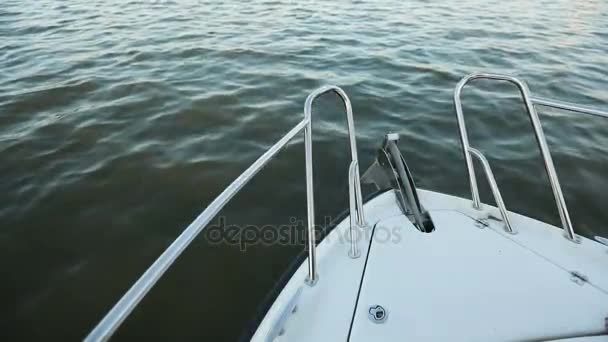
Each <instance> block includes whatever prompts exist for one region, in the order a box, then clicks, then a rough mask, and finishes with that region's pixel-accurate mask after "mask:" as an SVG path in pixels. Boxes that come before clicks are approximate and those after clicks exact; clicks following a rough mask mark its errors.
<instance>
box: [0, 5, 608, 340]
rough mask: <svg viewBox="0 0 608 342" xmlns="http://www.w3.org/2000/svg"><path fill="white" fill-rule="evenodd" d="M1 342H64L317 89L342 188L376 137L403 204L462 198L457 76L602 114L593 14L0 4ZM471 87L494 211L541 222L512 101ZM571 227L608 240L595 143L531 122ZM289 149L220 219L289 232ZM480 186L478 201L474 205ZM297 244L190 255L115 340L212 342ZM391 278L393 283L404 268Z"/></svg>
mask: <svg viewBox="0 0 608 342" xmlns="http://www.w3.org/2000/svg"><path fill="white" fill-rule="evenodd" d="M0 37H1V38H0V193H1V194H2V198H1V199H0V275H1V276H0V302H1V303H2V305H1V306H0V318H1V319H0V322H1V323H0V338H1V337H4V338H2V339H3V340H7V341H8V340H12V339H15V340H30V339H45V340H74V339H80V338H82V337H84V335H85V334H86V333H87V332H88V331H89V330H90V329H91V328H92V327H93V326H94V324H95V323H96V322H97V321H98V320H99V319H100V318H101V317H102V316H103V315H104V314H105V313H106V312H107V310H108V309H109V308H110V307H111V305H112V304H113V303H114V302H115V301H116V300H118V298H119V297H120V296H121V295H122V294H123V292H124V291H126V290H127V288H128V287H129V286H130V285H131V284H132V282H133V281H135V280H136V279H137V277H138V276H139V275H140V274H141V273H142V272H143V271H144V270H145V268H146V267H147V266H148V265H149V264H150V263H151V262H152V261H153V260H154V259H155V258H156V257H157V256H158V255H159V254H160V253H161V252H162V251H163V250H164V249H165V248H166V247H167V246H168V245H169V243H170V242H171V241H172V240H173V239H174V238H175V237H176V236H177V235H178V234H179V233H180V232H181V231H182V230H183V229H184V227H185V226H186V225H187V224H188V223H189V222H190V221H191V220H192V219H194V217H196V215H197V214H198V213H199V212H200V211H201V210H202V209H203V208H204V207H205V206H206V205H207V204H208V203H209V202H210V201H211V200H212V199H213V198H214V197H215V196H217V195H218V194H219V192H220V191H221V190H222V189H223V188H224V187H225V186H226V185H228V184H229V182H230V181H232V180H233V179H234V178H235V177H236V176H238V175H239V173H240V172H242V171H243V170H244V169H245V168H246V167H247V166H248V165H249V164H250V163H251V162H253V161H254V160H255V158H256V157H257V156H259V155H261V154H262V153H263V152H264V151H265V150H266V149H267V148H268V147H269V146H271V145H272V144H273V143H274V142H275V141H276V140H277V139H279V138H280V137H281V136H282V135H283V134H284V133H285V132H287V131H288V130H289V129H290V128H291V127H292V126H293V125H294V124H295V123H297V122H298V121H299V120H300V119H301V117H302V108H303V103H304V99H305V97H306V95H307V94H308V93H309V92H310V91H312V90H313V89H315V88H316V87H318V86H320V85H323V84H327V83H331V84H336V85H340V86H342V87H343V88H344V89H345V90H346V91H347V92H348V94H349V95H350V96H351V98H352V101H353V107H354V111H355V121H356V126H357V135H358V142H359V153H360V159H361V164H362V169H364V168H365V167H367V165H368V164H369V163H370V162H371V161H372V160H373V158H374V152H375V149H376V148H377V147H378V146H379V144H380V141H381V139H382V137H383V135H384V134H385V133H386V132H388V131H396V132H399V133H400V134H401V137H402V140H401V142H400V146H401V149H402V150H403V151H404V154H405V156H406V159H407V160H408V162H409V164H410V167H411V168H412V171H413V173H414V175H415V177H416V179H417V182H418V185H419V186H421V187H424V188H429V189H433V190H438V191H442V192H447V193H451V194H456V195H460V196H465V197H468V196H469V194H468V185H467V181H466V178H465V171H464V167H463V161H462V156H461V151H460V147H459V141H458V135H457V127H456V121H455V115H454V112H453V106H452V102H451V96H452V95H451V94H452V90H453V88H454V86H455V84H456V82H457V81H458V80H459V79H460V78H461V77H462V76H464V75H465V74H467V73H470V72H474V71H494V72H501V73H511V74H515V75H518V76H521V77H523V78H525V79H526V80H527V81H528V82H529V85H530V88H531V89H532V91H533V93H535V94H537V95H545V96H551V97H555V98H559V99H563V100H569V101H574V102H580V103H584V104H587V105H592V106H598V107H603V108H606V107H607V106H606V104H607V103H608V91H607V90H606V89H607V87H606V85H607V84H606V80H607V79H608V57H607V56H608V2H606V1H603V0H597V1H572V0H557V1H556V0H551V1H547V0H542V1H529V0H526V1H498V0H493V1H482V0H465V1H443V2H441V3H427V2H426V1H335V2H332V1H285V0H278V1H255V2H252V3H248V2H241V1H227V2H223V3H220V2H205V1H195V0H175V1H152V0H149V1H143V0H142V1H118V0H112V1H109V0H103V1H101V0H88V1H84V0H72V1H52V0H36V1H33V0H2V2H1V3H0ZM515 95H516V93H515V90H514V89H513V88H512V87H509V86H502V85H498V86H496V85H493V84H489V83H487V82H478V83H477V84H476V86H474V87H471V88H468V90H467V91H466V95H465V97H464V102H465V112H466V114H467V124H468V128H469V131H470V134H471V141H472V145H473V146H476V147H478V148H479V149H481V150H482V151H483V152H484V153H486V155H487V156H488V158H489V160H490V163H491V164H492V165H493V167H494V170H495V173H496V174H497V179H498V183H499V184H500V185H501V189H502V191H503V195H504V197H505V201H506V203H507V206H508V207H509V208H510V209H511V210H514V211H518V212H522V213H524V214H528V215H530V216H533V217H535V218H539V219H543V220H546V221H549V222H552V223H554V224H559V219H558V217H557V213H556V210H555V208H554V204H553V201H552V197H551V191H550V187H549V185H548V182H547V179H546V176H545V174H544V172H543V168H542V164H541V161H540V159H539V153H538V150H537V148H536V145H535V142H534V138H533V136H532V133H531V130H530V126H529V122H528V119H527V118H526V117H525V115H524V113H523V111H522V106H521V103H520V102H519V101H518V100H517V99H516V98H515ZM541 115H542V116H541V119H542V120H543V126H544V128H545V131H546V133H547V135H548V141H549V145H550V147H551V149H552V152H553V156H554V159H555V163H556V166H557V169H558V174H559V176H560V178H561V181H562V185H563V188H564V193H565V197H566V201H567V202H568V204H569V207H570V211H571V215H572V219H573V222H574V225H575V229H576V230H577V232H578V233H580V234H582V235H585V236H588V237H591V236H593V235H604V236H608V227H606V224H605V223H606V222H608V212H607V211H606V209H605V203H606V202H607V200H608V195H607V193H608V178H606V177H605V175H606V173H607V172H608V123H607V122H604V121H602V120H601V119H599V118H591V117H583V116H581V115H577V114H570V113H565V112H559V111H551V112H547V111H543V112H542V114H541ZM345 127H346V126H345V120H344V115H343V113H342V111H341V107H340V103H339V102H338V101H337V99H336V98H335V97H332V96H328V97H327V98H324V99H323V100H321V101H320V102H319V103H318V105H317V107H316V112H315V116H314V132H313V135H314V139H315V140H314V153H315V156H314V160H315V170H314V171H315V177H316V178H315V181H316V183H315V188H316V195H317V196H316V202H317V203H316V204H317V216H318V218H319V221H321V219H322V218H323V217H324V216H326V215H335V214H337V213H339V212H340V211H342V210H343V209H344V208H345V207H346V203H347V202H346V194H347V192H346V189H347V188H346V168H347V163H348V145H347V139H346V129H345ZM303 158H304V153H303V144H302V138H301V137H299V138H298V139H297V140H295V141H294V142H293V143H292V144H291V145H289V147H288V148H287V150H286V151H284V152H283V153H281V154H280V155H279V157H278V158H277V159H276V160H275V161H273V162H272V163H271V164H270V165H269V166H268V167H267V168H266V169H264V170H263V171H262V172H261V173H260V174H259V175H258V176H257V178H255V179H254V181H253V182H252V183H250V184H249V185H248V186H247V187H246V188H245V189H244V190H243V192H242V193H240V194H239V195H238V196H237V197H235V199H234V201H233V202H231V204H230V205H229V206H228V207H227V208H225V210H223V212H222V215H224V216H226V217H227V219H228V221H229V223H235V224H241V225H242V224H282V223H289V219H290V218H291V217H297V218H300V219H304V218H305V203H306V202H305V184H304V160H303ZM480 183H481V184H482V198H483V199H485V200H486V201H491V200H490V198H491V196H490V193H489V191H488V189H487V186H485V181H480ZM301 248H302V246H298V245H296V246H266V247H264V246H254V247H251V248H249V249H248V250H247V251H246V252H241V251H240V250H239V248H237V247H231V246H224V245H212V244H210V243H209V242H208V241H206V240H205V238H203V237H200V238H199V239H197V240H196V241H195V242H194V243H193V245H192V246H191V247H190V248H189V249H188V250H187V251H186V252H185V253H184V255H182V257H181V258H180V259H179V261H178V262H177V263H176V265H175V267H173V268H172V269H171V270H170V271H169V272H168V273H167V274H166V276H165V277H164V278H163V279H162V280H161V282H160V283H159V284H158V285H157V286H156V287H155V288H154V289H153V290H152V292H151V294H150V295H149V296H148V297H147V298H146V299H145V300H144V302H143V303H142V305H141V306H140V307H139V308H138V309H137V310H136V311H135V312H134V314H133V316H132V317H131V318H129V320H128V321H127V322H126V323H125V325H124V326H123V327H122V328H121V329H120V330H119V332H118V334H117V335H116V337H117V339H118V340H130V339H135V338H146V339H152V338H156V339H165V340H168V339H170V340H184V339H186V340H190V339H199V340H200V339H211V338H215V339H217V340H233V339H235V338H237V337H238V336H239V334H240V333H241V329H242V327H243V326H244V325H245V324H246V322H247V320H248V319H249V318H251V316H252V315H253V313H254V311H255V309H256V307H257V305H258V304H259V303H260V302H261V301H262V298H263V297H264V295H265V294H266V292H267V291H268V290H269V289H270V288H271V287H272V285H273V283H274V282H275V281H276V279H277V278H278V277H279V275H280V274H281V272H282V271H283V270H284V269H285V267H286V266H287V265H288V264H289V262H290V261H291V260H292V258H293V257H294V256H295V255H296V254H297V253H298V252H299V251H300V250H301ZM404 265H405V263H404Z"/></svg>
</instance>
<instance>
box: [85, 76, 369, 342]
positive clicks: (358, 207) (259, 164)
mask: <svg viewBox="0 0 608 342" xmlns="http://www.w3.org/2000/svg"><path fill="white" fill-rule="evenodd" d="M332 91H333V92H335V93H336V94H337V95H339V96H340V98H341V100H342V101H343V102H344V106H345V109H346V116H347V123H348V135H349V140H350V150H351V169H350V170H349V174H352V175H353V177H354V179H353V180H351V181H350V182H349V183H350V184H351V186H354V189H352V188H351V189H350V191H351V193H353V194H354V202H355V205H354V210H355V211H356V213H354V212H352V210H353V207H352V206H351V213H350V214H351V216H353V215H355V216H356V217H357V222H358V224H359V225H360V226H365V216H364V213H363V200H362V196H361V182H360V177H359V164H358V156H357V145H356V141H355V125H354V120H353V113H352V106H351V103H350V100H349V98H348V96H347V95H346V93H345V92H344V90H342V89H341V88H339V87H336V86H325V87H322V88H319V89H317V90H315V91H314V92H313V93H312V94H310V95H309V96H308V98H307V99H306V102H305V104H304V119H303V120H302V121H300V122H299V123H298V124H297V125H295V127H293V128H292V129H291V130H290V131H289V132H288V133H287V134H285V136H283V137H282V138H281V139H280V140H279V141H277V142H276V143H275V144H274V145H272V147H270V148H269V149H268V150H267V151H266V152H264V154H262V156H260V157H259V158H258V159H257V160H256V161H255V162H254V163H253V164H251V166H249V167H248V168H247V169H246V170H245V171H244V172H243V173H242V174H241V175H239V176H238V177H237V178H236V179H235V180H234V181H233V182H232V183H231V184H230V185H229V186H228V187H227V188H226V189H224V191H222V193H220V195H219V196H218V197H217V198H215V199H214V200H213V202H211V204H209V206H208V207H207V208H206V209H205V210H203V212H202V213H201V214H200V215H199V216H198V217H197V218H196V219H195V220H194V221H193V222H192V223H190V225H188V227H187V228H186V229H185V230H184V231H183V232H182V233H181V234H180V235H179V236H178V237H177V238H176V239H175V240H174V241H173V243H171V245H169V247H167V249H166V250H165V251H164V252H163V253H162V254H161V255H160V256H159V257H158V259H156V261H154V263H153V264H152V265H151V266H150V267H149V268H148V269H147V270H146V271H145V272H144V274H143V275H142V276H141V277H139V279H138V280H137V281H136V282H135V284H133V285H132V286H131V288H130V289H129V290H128V291H127V292H126V293H125V294H124V295H123V296H122V298H121V299H120V300H119V301H118V302H117V303H116V304H115V305H114V307H112V309H111V310H110V311H109V312H108V313H107V314H106V316H105V317H104V318H103V319H102V320H101V321H100V322H99V323H98V324H97V326H95V328H94V329H93V330H92V331H91V332H90V333H89V335H88V336H87V337H86V338H85V341H87V342H93V341H107V340H108V339H109V338H110V337H111V336H112V334H113V333H114V332H115V331H116V329H118V327H119V326H120V324H121V323H122V322H123V321H124V320H125V319H126V318H127V317H128V316H129V314H130V313H131V312H132V311H133V309H135V307H136V306H137V305H138V304H139V302H141V300H142V299H143V298H144V297H145V296H146V294H147V293H148V292H149V291H150V289H152V287H153V286H154V285H155V284H156V283H157V282H158V280H159V279H160V278H161V277H162V275H163V274H164V273H165V272H166V271H167V269H169V267H171V265H172V264H173V263H174V262H175V260H176V259H177V258H178V257H179V256H180V254H181V253H182V252H183V251H184V250H185V249H186V248H187V247H188V246H189V245H190V243H192V241H193V240H194V238H196V237H197V236H198V235H199V234H200V233H201V232H202V231H203V229H205V227H206V226H207V225H208V224H209V222H210V221H211V220H212V219H213V218H214V217H215V216H216V215H217V214H218V213H219V211H220V210H221V209H222V208H223V207H224V206H225V205H226V204H227V203H228V202H229V201H230V199H232V198H233V197H234V195H236V194H237V193H238V192H239V190H241V189H242V188H243V186H245V184H247V183H248V182H249V181H250V180H251V179H252V178H253V176H255V175H256V174H257V173H258V172H259V171H260V170H261V169H262V168H263V167H264V166H265V165H266V164H267V163H268V162H269V161H270V160H271V159H272V158H273V157H274V156H275V155H276V154H277V153H278V152H279V151H281V150H282V149H283V148H284V147H285V145H287V143H288V142H289V141H290V140H291V139H293V138H294V137H295V136H296V135H297V134H298V133H300V132H301V131H302V130H304V148H305V159H306V199H307V217H308V222H307V230H308V277H307V279H306V282H307V283H308V284H309V285H311V286H313V285H314V284H315V283H316V281H317V280H318V274H317V267H316V254H315V252H316V250H315V247H316V246H315V241H316V240H315V229H314V222H315V211H314V210H315V209H314V193H313V190H314V188H313V172H312V171H313V169H312V104H313V102H314V100H315V99H316V98H318V97H319V96H321V95H323V94H325V93H328V92H332ZM353 165H354V166H353Z"/></svg>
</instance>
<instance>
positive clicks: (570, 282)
mask: <svg viewBox="0 0 608 342" xmlns="http://www.w3.org/2000/svg"><path fill="white" fill-rule="evenodd" d="M419 195H420V199H421V202H422V204H423V206H425V207H426V208H427V209H428V210H429V212H430V215H431V217H432V219H433V222H434V224H435V231H434V232H432V233H428V234H425V233H421V232H419V231H418V230H417V229H416V228H415V227H414V226H413V225H412V224H411V223H410V221H409V220H408V219H407V218H406V217H405V216H403V215H402V214H401V211H400V209H399V207H398V206H397V203H396V201H395V196H394V193H393V192H392V191H389V192H386V193H384V194H382V195H380V196H378V197H376V198H375V199H373V200H371V201H369V202H368V203H366V204H365V213H366V215H367V218H368V223H369V224H370V225H371V226H372V227H374V228H368V231H367V234H362V236H361V240H360V241H359V249H360V251H361V257H359V258H358V259H351V258H349V257H348V255H347V250H348V243H347V242H346V241H343V240H341V239H340V238H339V237H340V236H346V234H347V232H348V227H349V226H348V218H347V219H346V220H344V222H342V223H341V224H339V225H338V226H337V227H336V229H334V231H333V232H332V233H331V234H330V236H329V237H328V238H326V239H325V240H324V241H323V242H322V243H321V244H320V245H319V248H318V256H319V258H318V261H319V281H318V283H317V284H316V285H315V286H312V287H311V286H308V285H306V284H305V283H304V279H305V277H306V264H305V263H304V264H303V265H302V266H301V267H300V269H299V270H298V271H297V272H296V273H295V275H294V276H293V278H292V279H291V281H290V282H289V283H288V284H287V286H286V287H285V288H284V289H283V291H282V292H281V294H280V295H279V297H278V298H277V301H276V302H275V303H274V305H273V306H272V307H271V309H270V311H269V312H268V313H267V315H266V317H265V318H264V320H263V321H262V324H261V325H260V327H259V328H258V331H257V332H256V334H255V335H254V337H253V340H254V341H345V340H350V341H421V340H423V341H521V340H525V341H529V340H550V339H561V338H564V339H565V338H574V337H579V336H588V335H601V334H608V332H607V331H606V323H607V322H606V319H607V317H608V267H606V266H607V265H608V248H606V246H603V245H601V244H599V243H597V242H594V241H591V240H588V239H582V243H581V244H575V243H572V242H570V241H568V240H566V239H565V238H563V237H562V230H561V229H558V228H556V227H553V226H550V225H547V224H545V223H542V222H539V221H536V220H533V219H530V218H527V217H524V216H521V215H517V214H514V213H510V218H511V219H512V224H513V226H514V228H515V230H516V231H517V232H518V233H517V234H516V235H511V234H507V233H505V232H504V231H503V230H502V223H501V222H499V221H495V220H492V219H490V220H488V223H489V226H488V227H485V228H483V229H482V228H480V226H481V225H480V224H479V223H478V222H477V221H476V220H475V217H479V215H480V213H479V212H478V211H475V210H474V209H473V208H472V207H471V205H470V201H468V200H464V199H460V198H456V197H452V196H447V195H442V194H438V193H434V192H429V191H419ZM486 207H487V206H486ZM488 208H489V210H491V211H493V210H495V208H491V207H488ZM494 214H495V216H498V215H497V213H494ZM372 231H373V233H372ZM372 236H373V238H372ZM370 238H371V239H372V242H371V245H370ZM571 272H576V273H577V274H579V275H580V276H582V277H583V278H584V279H586V281H581V279H580V278H577V277H573V275H572V274H571ZM575 280H576V281H575ZM372 305H381V306H383V307H384V308H385V309H386V310H387V311H388V319H387V320H386V321H385V322H383V323H374V322H372V321H371V320H370V319H369V317H368V309H369V307H370V306H372ZM294 306H295V307H296V310H295V312H293V313H292V311H294V310H293V307H294ZM600 340H608V336H606V335H605V336H599V337H597V336H596V337H594V338H593V340H592V341H600ZM576 341H591V339H589V338H587V339H582V340H581V339H577V340H576Z"/></svg>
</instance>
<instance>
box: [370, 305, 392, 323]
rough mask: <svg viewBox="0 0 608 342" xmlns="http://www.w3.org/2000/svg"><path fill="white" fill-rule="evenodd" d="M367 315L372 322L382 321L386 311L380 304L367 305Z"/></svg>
mask: <svg viewBox="0 0 608 342" xmlns="http://www.w3.org/2000/svg"><path fill="white" fill-rule="evenodd" d="M368 316H369V319H370V320H371V321H372V322H374V323H384V321H386V319H387V318H388V311H386V309H385V308H383V307H382V306H380V305H372V306H370V307H369V311H368Z"/></svg>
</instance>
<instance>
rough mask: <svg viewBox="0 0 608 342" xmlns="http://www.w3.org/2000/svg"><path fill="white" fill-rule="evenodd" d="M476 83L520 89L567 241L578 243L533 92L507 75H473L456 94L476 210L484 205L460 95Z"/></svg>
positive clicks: (458, 115)
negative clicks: (492, 82) (489, 82)
mask: <svg viewBox="0 0 608 342" xmlns="http://www.w3.org/2000/svg"><path fill="white" fill-rule="evenodd" d="M476 79H490V80H499V81H507V82H510V83H512V84H514V85H516V86H517V88H518V89H519V91H520V93H521V96H522V98H523V101H524V105H525V107H526V111H527V112H528V115H529V116H530V121H531V122H532V128H533V129H534V135H535V136H536V142H537V143H538V147H539V148H540V153H541V156H542V158H543V162H544V165H545V170H546V171H547V175H548V176H549V182H550V183H551V189H552V190H553V197H554V198H555V203H556V205H557V211H558V212H559V216H560V219H561V222H562V227H563V228H564V232H565V237H566V238H567V239H568V240H570V241H573V242H576V241H577V238H576V235H575V234H574V228H573V227H572V222H571V220H570V214H569V213H568V208H567V206H566V201H565V200H564V194H563V193H562V188H561V186H560V184H559V179H558V178H557V172H556V171H555V166H554V165H553V158H551V152H549V146H548V145H547V140H546V139H545V133H544V132H543V128H542V126H541V124H540V120H539V118H538V114H537V113H536V109H535V108H534V104H533V102H532V97H531V96H530V90H529V89H528V86H527V85H526V83H525V82H523V81H521V80H519V79H517V78H515V77H512V76H507V75H498V74H472V75H469V76H466V77H465V78H463V79H462V80H461V81H460V82H458V85H457V86H456V89H455V90H454V106H455V107H456V116H457V118H458V127H459V132H460V140H461V142H462V147H463V152H464V157H465V162H466V165H467V171H468V174H469V185H470V187H471V196H472V198H473V207H475V208H476V209H481V205H480V203H479V190H478V189H477V181H476V177H475V169H474V168H473V162H472V160H471V152H470V150H469V149H470V147H471V146H470V145H469V138H468V135H467V129H466V125H465V122H464V114H463V112H462V103H461V101H460V94H461V93H462V89H463V88H464V86H465V85H466V84H467V83H469V82H470V81H472V80H476Z"/></svg>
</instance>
